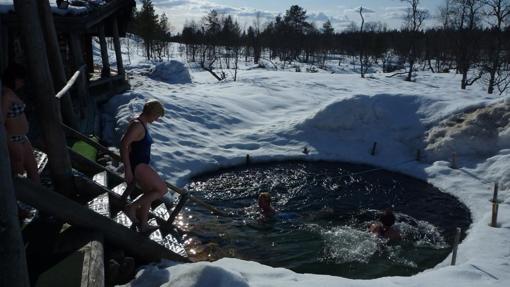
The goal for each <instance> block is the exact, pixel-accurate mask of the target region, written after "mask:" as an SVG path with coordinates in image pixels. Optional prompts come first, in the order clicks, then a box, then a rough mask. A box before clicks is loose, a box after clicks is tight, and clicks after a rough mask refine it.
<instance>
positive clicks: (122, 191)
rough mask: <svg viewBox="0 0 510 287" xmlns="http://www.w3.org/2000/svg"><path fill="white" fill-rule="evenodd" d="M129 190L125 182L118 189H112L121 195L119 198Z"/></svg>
mask: <svg viewBox="0 0 510 287" xmlns="http://www.w3.org/2000/svg"><path fill="white" fill-rule="evenodd" d="M126 188H127V183H125V182H123V183H121V184H119V185H117V186H116V187H114V188H112V191H113V192H114V193H115V194H117V195H119V196H122V194H123V193H124V191H125V190H126Z"/></svg>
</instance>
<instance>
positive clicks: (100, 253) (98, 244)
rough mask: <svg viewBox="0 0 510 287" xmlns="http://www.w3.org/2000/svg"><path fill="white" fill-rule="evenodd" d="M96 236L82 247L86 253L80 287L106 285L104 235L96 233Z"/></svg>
mask: <svg viewBox="0 0 510 287" xmlns="http://www.w3.org/2000/svg"><path fill="white" fill-rule="evenodd" d="M96 237H97V239H96V240H93V241H91V242H89V243H88V244H87V245H85V246H83V247H82V248H81V249H80V251H82V252H83V255H84V256H83V269H82V273H81V285H80V287H104V286H105V277H104V274H105V269H104V247H103V235H102V234H101V233H96Z"/></svg>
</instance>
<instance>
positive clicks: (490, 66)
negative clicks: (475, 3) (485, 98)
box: [484, 0, 510, 94]
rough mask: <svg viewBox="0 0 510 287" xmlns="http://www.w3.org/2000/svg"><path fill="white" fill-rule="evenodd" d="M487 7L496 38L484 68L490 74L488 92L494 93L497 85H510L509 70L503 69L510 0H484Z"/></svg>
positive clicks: (486, 13)
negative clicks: (505, 32)
mask: <svg viewBox="0 0 510 287" xmlns="http://www.w3.org/2000/svg"><path fill="white" fill-rule="evenodd" d="M484 4H485V7H486V10H485V13H484V14H485V15H486V16H487V18H488V21H489V24H490V25H491V30H492V32H493V33H494V36H495V39H494V41H491V42H492V45H491V46H490V48H489V49H490V50H489V51H488V53H487V54H488V59H487V60H488V61H487V63H486V64H485V65H484V70H485V71H487V73H488V74H489V83H488V89H487V93H489V94H492V93H493V92H494V88H495V87H498V88H500V87H505V86H508V84H506V81H507V80H508V78H509V76H508V73H509V71H504V70H502V69H501V68H502V65H503V64H504V51H503V37H504V35H503V30H504V29H505V28H506V27H505V23H506V22H507V21H508V20H509V18H510V0H484Z"/></svg>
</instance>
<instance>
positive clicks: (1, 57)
mask: <svg viewBox="0 0 510 287" xmlns="http://www.w3.org/2000/svg"><path fill="white" fill-rule="evenodd" d="M0 22H2V15H0ZM8 37H9V34H8V33H7V29H6V28H5V27H3V25H1V23H0V51H2V52H0V74H1V72H3V70H4V69H5V67H7V62H8V61H9V44H8V43H9V39H8Z"/></svg>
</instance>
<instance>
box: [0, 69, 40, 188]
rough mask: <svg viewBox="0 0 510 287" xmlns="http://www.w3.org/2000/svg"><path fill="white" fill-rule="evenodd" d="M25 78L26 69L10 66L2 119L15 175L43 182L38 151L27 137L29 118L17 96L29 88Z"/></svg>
mask: <svg viewBox="0 0 510 287" xmlns="http://www.w3.org/2000/svg"><path fill="white" fill-rule="evenodd" d="M24 78H25V69H24V68H23V67H22V66H21V65H19V64H14V63H12V64H9V66H8V67H7V69H6V70H5V72H4V74H3V75H2V93H1V94H2V99H1V100H2V105H1V106H2V117H3V119H2V120H3V122H4V124H5V131H6V133H7V147H8V149H9V158H10V162H11V169H12V172H13V173H14V174H23V173H25V172H26V173H27V177H28V178H29V179H30V180H32V181H33V182H36V183H39V182H40V178H39V173H38V170H37V162H36V161H35V157H34V150H33V147H32V144H31V143H30V141H29V140H28V138H27V136H26V135H27V133H28V129H29V125H28V120H27V117H26V116H25V103H23V101H22V100H21V99H20V98H19V97H18V96H17V95H16V93H15V92H16V91H17V90H19V89H20V88H22V87H23V86H24V85H25V80H24Z"/></svg>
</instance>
